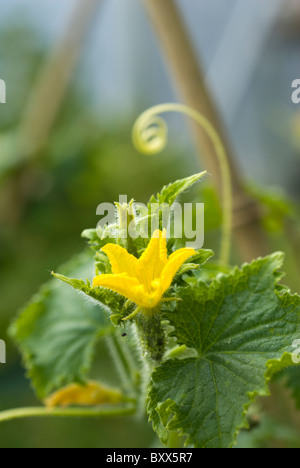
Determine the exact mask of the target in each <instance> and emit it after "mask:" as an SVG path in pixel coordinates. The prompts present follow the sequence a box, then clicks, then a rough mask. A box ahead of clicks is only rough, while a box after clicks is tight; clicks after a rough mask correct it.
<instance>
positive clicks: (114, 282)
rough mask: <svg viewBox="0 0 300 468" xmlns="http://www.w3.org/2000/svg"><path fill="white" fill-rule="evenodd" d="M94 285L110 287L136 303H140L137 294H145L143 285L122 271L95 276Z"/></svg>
mask: <svg viewBox="0 0 300 468" xmlns="http://www.w3.org/2000/svg"><path fill="white" fill-rule="evenodd" d="M95 286H100V287H103V288H107V289H111V290H112V291H115V292H117V293H119V294H121V295H122V296H124V297H127V299H129V300H130V301H132V302H135V303H136V304H138V305H140V304H139V303H138V302H137V294H138V296H139V297H140V296H141V294H145V289H144V287H143V285H141V284H140V283H139V281H138V280H137V279H136V278H131V277H129V276H126V274H124V273H123V274H120V275H99V276H96V278H94V281H93V287H95Z"/></svg>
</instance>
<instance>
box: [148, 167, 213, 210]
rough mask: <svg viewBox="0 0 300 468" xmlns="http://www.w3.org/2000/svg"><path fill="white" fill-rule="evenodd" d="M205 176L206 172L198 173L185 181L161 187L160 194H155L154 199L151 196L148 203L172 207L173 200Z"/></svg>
mask: <svg viewBox="0 0 300 468" xmlns="http://www.w3.org/2000/svg"><path fill="white" fill-rule="evenodd" d="M206 174H207V172H206V171H204V172H200V173H199V174H195V175H192V176H190V177H186V178H185V179H180V180H176V182H173V183H172V184H169V185H166V186H165V187H163V189H162V190H161V192H160V193H158V194H157V196H156V198H155V197H154V196H152V198H151V199H150V203H160V204H162V203H167V204H168V205H170V206H172V205H173V203H174V202H175V200H176V199H177V198H178V197H179V195H181V194H182V193H183V192H185V191H186V190H188V189H189V188H191V187H192V186H193V185H194V184H195V183H196V182H198V181H199V180H200V179H202V178H203V177H204V176H205V175H206Z"/></svg>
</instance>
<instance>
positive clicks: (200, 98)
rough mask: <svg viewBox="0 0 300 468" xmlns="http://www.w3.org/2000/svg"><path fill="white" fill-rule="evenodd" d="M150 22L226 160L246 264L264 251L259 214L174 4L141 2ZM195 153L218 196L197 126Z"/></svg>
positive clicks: (212, 159)
mask: <svg viewBox="0 0 300 468" xmlns="http://www.w3.org/2000/svg"><path fill="white" fill-rule="evenodd" d="M144 2H145V6H146V8H147V10H148V11H149V16H150V20H151V22H152V24H153V27H154V29H155V31H156V33H157V36H158V40H159V43H160V44H161V47H162V50H163V52H164V56H165V59H166V62H167V64H168V65H169V68H170V73H171V77H172V79H173V82H174V84H175V87H176V88H177V90H178V91H179V94H180V95H181V97H182V98H183V101H184V103H185V104H186V105H188V106H189V107H191V108H194V109H195V110H196V111H198V112H201V113H202V114H203V115H205V117H206V118H207V119H208V120H209V121H210V122H211V124H212V125H213V126H214V127H215V129H216V130H217V132H218V134H219V135H220V137H221V140H222V142H223V144H224V147H225V151H226V153H227V154H228V157H229V166H230V172H231V177H232V188H233V200H234V206H233V210H234V211H233V223H234V234H235V239H236V242H237V245H238V248H239V251H240V255H241V257H242V258H243V260H247V261H250V260H252V259H253V258H256V257H258V256H260V255H264V254H266V253H267V251H268V246H267V240H266V236H265V233H264V232H263V229H262V227H261V223H260V210H259V206H258V204H257V203H256V201H255V200H253V199H252V198H251V197H250V196H249V195H248V194H247V192H246V191H245V189H244V186H243V181H242V179H241V177H240V171H239V168H238V167H237V163H236V161H235V158H234V156H233V150H232V148H231V145H230V143H229V141H228V137H227V135H226V132H225V131H224V127H223V124H222V122H221V119H220V117H219V113H218V111H217V108H216V106H215V104H214V102H213V99H212V97H211V96H210V93H209V91H208V89H207V88H206V86H205V83H204V74H203V70H202V66H201V64H200V63H199V60H198V57H197V55H196V53H195V51H194V48H193V45H192V43H191V41H190V38H189V35H188V32H187V30H186V28H185V25H184V22H183V20H182V18H181V15H180V13H179V11H178V9H177V7H176V4H175V2H174V0H166V1H164V2H162V1H160V0H144ZM192 129H193V134H194V137H195V142H196V146H197V149H198V152H199V154H200V156H201V158H202V160H203V162H204V165H205V169H207V170H208V171H209V172H211V173H212V175H213V176H214V180H215V183H216V188H217V191H218V192H219V194H220V196H222V175H221V171H220V166H219V161H218V158H217V157H216V154H215V151H214V148H213V146H212V144H211V141H210V140H209V138H208V137H207V135H206V134H205V132H203V130H202V129H201V128H200V129H199V126H197V125H196V126H195V125H193V126H192Z"/></svg>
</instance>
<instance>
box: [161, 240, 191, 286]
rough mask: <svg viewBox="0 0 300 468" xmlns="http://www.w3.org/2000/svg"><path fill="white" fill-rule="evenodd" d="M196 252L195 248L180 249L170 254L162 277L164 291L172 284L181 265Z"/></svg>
mask: <svg viewBox="0 0 300 468" xmlns="http://www.w3.org/2000/svg"><path fill="white" fill-rule="evenodd" d="M195 254H196V252H195V250H194V249H187V248H183V249H179V250H176V251H175V252H173V253H172V255H170V257H169V260H168V263H167V265H166V266H165V268H164V269H163V272H162V274H161V277H160V281H161V284H162V288H163V292H166V290H167V289H169V287H170V286H171V283H172V281H173V278H174V276H175V275H176V273H177V271H178V270H179V268H180V267H181V265H182V264H183V263H184V262H185V261H186V260H187V259H188V258H190V257H192V256H193V255H195Z"/></svg>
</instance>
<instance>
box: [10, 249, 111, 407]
mask: <svg viewBox="0 0 300 468" xmlns="http://www.w3.org/2000/svg"><path fill="white" fill-rule="evenodd" d="M62 270H63V271H65V272H66V273H69V274H74V275H76V276H77V275H78V276H79V277H80V276H82V277H89V278H91V277H92V274H93V271H92V270H93V258H92V255H91V253H90V252H88V253H86V254H83V255H81V256H79V257H77V258H76V260H74V261H72V262H70V263H69V264H68V266H67V267H62ZM111 330H112V325H111V322H110V320H109V319H108V311H107V310H105V307H104V306H101V304H98V305H96V304H93V303H92V302H89V301H87V300H86V299H85V298H84V297H83V296H80V295H79V294H78V293H76V292H75V291H73V290H72V289H71V288H67V287H65V286H64V285H62V284H61V283H59V282H58V281H55V280H52V281H50V282H49V283H48V284H47V285H45V286H44V287H43V288H42V289H41V291H40V292H39V293H38V294H37V295H36V296H35V297H34V298H33V300H32V302H31V303H30V304H29V305H28V306H27V307H26V308H25V310H24V311H23V312H22V313H21V315H20V316H19V318H18V319H17V320H16V321H15V322H14V323H13V325H12V327H11V334H12V336H13V337H14V339H15V340H16V342H17V343H18V345H19V346H20V349H21V352H22V354H23V357H24V361H25V365H26V368H27V369H28V373H29V376H30V377H31V379H32V382H33V385H34V387H35V389H36V391H37V394H38V396H39V397H40V398H44V397H45V396H47V395H48V394H49V393H51V392H52V391H54V390H56V389H57V388H60V387H62V386H63V385H67V384H69V383H71V382H75V381H77V382H84V381H85V379H86V377H87V372H88V371H89V368H90V364H91V360H92V356H93V350H94V345H95V343H96V341H97V339H98V338H99V337H100V336H102V335H105V334H107V333H110V331H111Z"/></svg>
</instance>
